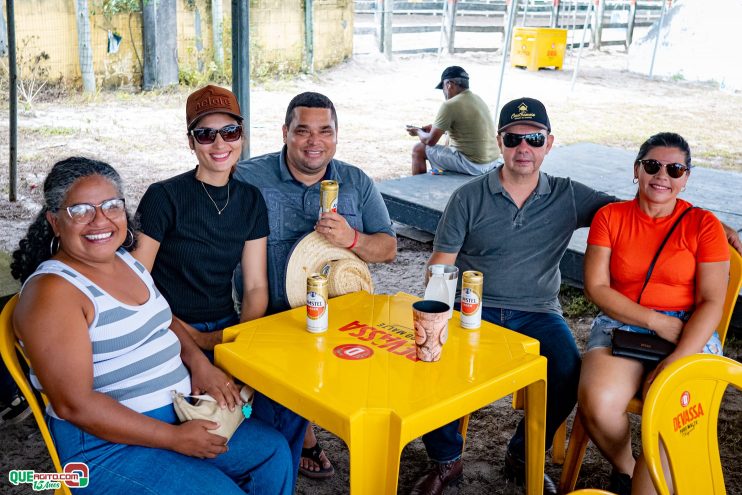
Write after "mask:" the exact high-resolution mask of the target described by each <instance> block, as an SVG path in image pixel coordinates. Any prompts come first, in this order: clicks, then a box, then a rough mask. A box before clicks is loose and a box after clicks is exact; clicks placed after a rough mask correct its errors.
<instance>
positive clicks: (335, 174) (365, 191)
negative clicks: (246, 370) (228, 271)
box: [234, 92, 397, 478]
mask: <svg viewBox="0 0 742 495" xmlns="http://www.w3.org/2000/svg"><path fill="white" fill-rule="evenodd" d="M337 129H338V126H337V114H336V112H335V106H334V105H333V104H332V101H330V99H329V98H327V97H326V96H325V95H322V94H319V93H312V92H306V93H301V94H299V95H297V96H295V97H294V98H293V99H292V100H291V102H290V103H289V106H288V108H287V110H286V120H285V122H284V125H283V142H284V147H283V149H282V150H281V151H278V152H275V153H269V154H267V155H263V156H258V157H255V158H251V159H249V160H246V161H242V162H239V163H238V165H237V170H236V172H235V174H234V177H235V178H236V179H237V180H242V181H245V182H248V183H250V184H252V185H254V186H256V187H257V188H258V189H260V192H261V193H262V195H263V198H264V199H265V203H266V205H267V207H268V223H269V226H270V234H269V235H268V284H269V295H270V301H269V304H268V314H272V313H277V312H279V311H284V310H286V309H288V308H289V303H288V300H287V299H286V287H285V283H286V279H285V273H286V264H287V263H288V258H289V254H290V253H291V248H292V246H293V245H294V243H296V241H297V240H298V239H299V238H301V237H302V236H304V235H305V234H307V233H308V232H311V231H312V230H315V231H317V232H318V233H319V234H320V235H322V236H324V237H325V238H326V239H327V240H328V241H330V242H331V243H332V244H334V245H335V246H338V247H343V248H348V249H350V250H351V251H353V252H354V253H355V254H357V255H358V256H359V257H360V258H361V259H363V260H364V261H366V262H369V263H387V262H391V261H393V260H394V258H395V257H396V254H397V238H396V236H395V233H394V230H392V222H391V220H390V219H389V212H388V211H387V209H386V205H385V204H384V200H383V199H382V197H381V194H380V193H379V191H378V189H376V186H375V185H374V183H373V181H372V180H371V179H370V178H369V177H368V176H367V175H366V174H365V173H364V172H363V171H362V170H361V169H359V168H357V167H354V166H353V165H349V164H347V163H344V162H341V161H339V160H335V159H334V156H335V149H336V146H337ZM322 180H335V181H337V182H338V184H339V193H338V211H337V213H323V214H322V217H321V218H320V219H319V221H318V220H317V215H318V212H319V208H320V206H319V205H320V197H319V189H320V182H321V181H322ZM236 274H237V275H239V274H240V271H239V270H238V271H237V272H236ZM236 285H237V286H240V285H241V282H240V281H239V280H238V281H236ZM253 407H254V409H255V411H256V415H258V417H261V419H264V420H266V421H268V423H269V424H273V425H274V426H275V427H276V428H277V429H278V430H279V431H281V432H282V433H283V434H284V435H285V436H286V438H287V439H288V441H289V446H290V447H291V450H292V454H293V455H294V458H295V462H297V463H298V462H299V453H300V451H301V457H303V458H305V459H304V460H302V461H301V464H302V466H301V470H300V472H301V473H303V474H305V475H306V476H309V477H312V478H325V477H327V476H328V475H331V474H332V465H331V464H330V462H329V461H328V460H327V457H326V456H325V455H324V453H323V452H322V451H321V449H320V447H319V444H318V443H317V440H316V438H315V437H314V433H313V432H312V430H311V428H309V429H308V430H307V437H306V439H304V429H306V424H307V423H306V420H304V419H303V418H301V417H299V416H297V415H296V414H294V413H293V412H291V411H289V410H288V409H286V408H284V407H283V406H281V405H280V404H277V403H275V402H273V401H271V400H270V399H268V398H266V397H265V396H262V395H261V394H256V399H255V402H254V406H253ZM301 439H304V442H303V443H304V445H305V448H304V449H301V447H302V442H301ZM297 467H298V466H297Z"/></svg>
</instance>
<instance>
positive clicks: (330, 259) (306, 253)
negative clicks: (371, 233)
mask: <svg viewBox="0 0 742 495" xmlns="http://www.w3.org/2000/svg"><path fill="white" fill-rule="evenodd" d="M313 273H321V274H322V275H325V276H326V277H327V280H328V284H327V285H328V292H329V295H330V297H336V296H342V295H343V294H348V293H350V292H357V291H359V290H365V291H368V292H370V293H373V292H374V283H373V281H372V280H371V272H370V271H369V269H368V266H367V265H366V263H365V262H364V261H363V260H361V258H359V257H358V256H356V254H355V253H354V252H353V251H351V250H350V249H345V248H341V247H337V246H334V245H332V244H331V243H330V241H328V240H327V239H325V238H324V237H322V236H321V235H320V234H318V233H317V232H314V231H313V232H310V233H309V234H307V235H305V236H304V237H302V238H301V239H299V240H298V241H296V244H294V247H293V248H291V253H290V254H289V262H288V263H287V265H286V277H285V278H286V299H288V302H289V305H290V306H291V307H292V308H296V307H297V306H302V305H304V304H306V301H307V277H309V276H310V275H311V274H313Z"/></svg>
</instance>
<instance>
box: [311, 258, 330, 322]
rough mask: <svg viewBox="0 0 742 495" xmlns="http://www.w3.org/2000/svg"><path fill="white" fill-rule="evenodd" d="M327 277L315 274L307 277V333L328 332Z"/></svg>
mask: <svg viewBox="0 0 742 495" xmlns="http://www.w3.org/2000/svg"><path fill="white" fill-rule="evenodd" d="M327 299H328V283H327V277H325V276H324V275H320V274H319V273H313V274H311V275H310V276H309V277H307V331H308V332H311V333H322V332H325V331H327V314H328V307H327Z"/></svg>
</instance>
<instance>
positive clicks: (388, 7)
mask: <svg viewBox="0 0 742 495" xmlns="http://www.w3.org/2000/svg"><path fill="white" fill-rule="evenodd" d="M393 15H394V0H384V10H383V11H382V17H383V19H384V20H383V21H382V22H383V24H384V55H385V56H386V59H387V60H391V59H392V16H393Z"/></svg>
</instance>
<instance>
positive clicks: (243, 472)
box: [47, 405, 294, 495]
mask: <svg viewBox="0 0 742 495" xmlns="http://www.w3.org/2000/svg"><path fill="white" fill-rule="evenodd" d="M145 414H146V415H147V416H150V417H152V418H156V419H159V420H161V421H164V422H166V423H171V424H175V423H177V422H178V420H177V417H176V416H175V410H174V409H173V406H172V405H169V406H164V407H161V408H159V409H155V410H153V411H149V412H147V413H145ZM47 423H48V424H49V429H50V431H51V434H52V437H53V438H54V444H55V445H56V446H57V450H58V451H59V457H60V459H61V461H62V465H63V466H64V465H65V464H66V463H68V462H84V463H86V464H87V465H88V468H89V469H90V476H89V485H88V486H87V487H86V488H84V489H82V490H81V491H80V493H83V494H85V495H93V494H96V493H103V494H107V495H108V494H114V495H115V494H121V495H130V494H132V493H137V494H141V493H151V494H161V495H162V494H164V495H170V494H172V495H191V494H193V495H200V494H202V493H219V494H230V495H232V494H234V495H237V494H243V493H254V494H258V495H262V494H274V493H275V494H283V495H290V494H291V493H293V490H294V485H293V484H292V483H291V469H292V467H291V459H290V454H289V449H288V446H287V445H286V441H285V440H284V438H283V437H282V436H281V435H280V434H279V433H278V432H276V431H275V430H274V429H272V428H270V427H269V426H268V425H266V424H265V423H263V422H262V421H260V420H258V419H255V418H250V419H248V420H246V421H244V422H243V423H242V425H240V427H239V428H238V429H237V431H236V432H235V433H234V435H233V436H232V438H231V439H230V440H229V443H228V444H227V445H228V447H229V450H228V451H227V452H225V453H223V454H220V455H218V456H217V457H215V458H213V459H197V458H195V457H189V456H187V455H183V454H179V453H177V452H173V451H171V450H164V449H156V448H151V447H141V446H138V445H124V444H120V443H113V442H108V441H106V440H103V439H101V438H98V437H96V436H94V435H91V434H90V433H86V432H84V431H83V430H81V429H79V428H78V427H77V426H75V425H73V424H72V423H70V422H68V421H62V420H58V419H55V418H52V417H47Z"/></svg>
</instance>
